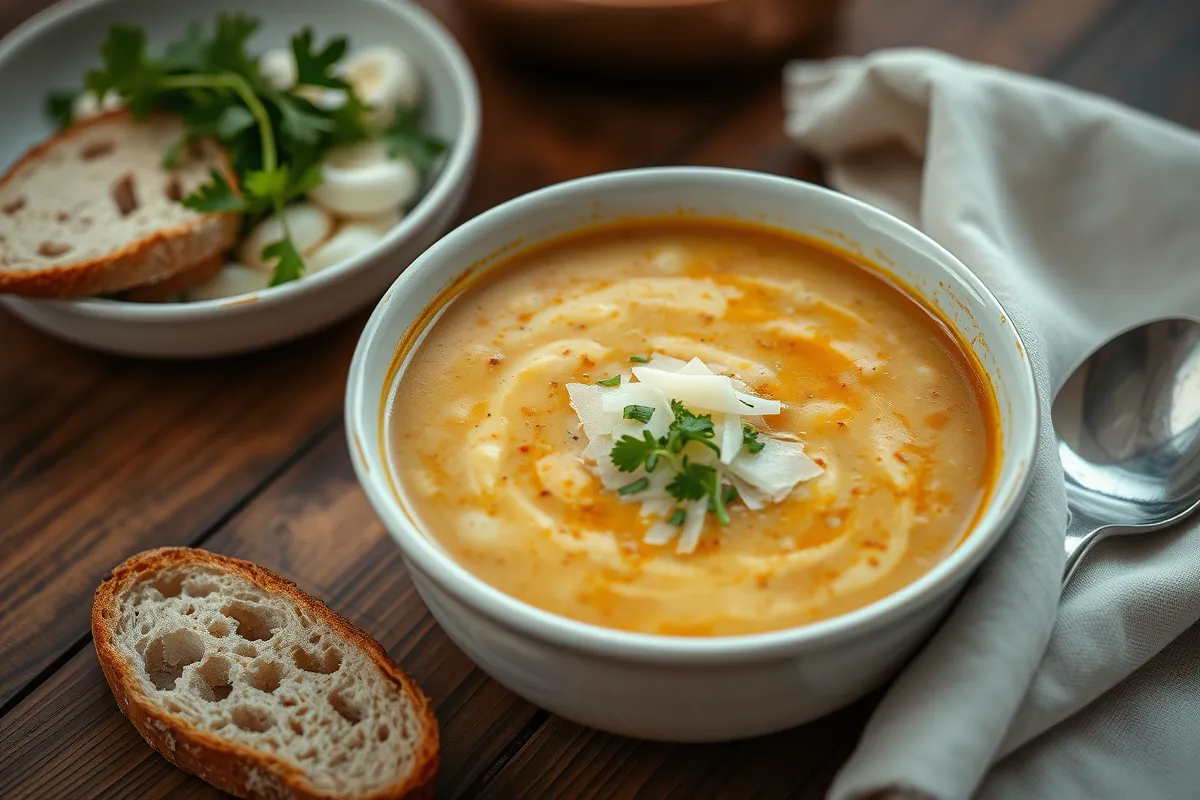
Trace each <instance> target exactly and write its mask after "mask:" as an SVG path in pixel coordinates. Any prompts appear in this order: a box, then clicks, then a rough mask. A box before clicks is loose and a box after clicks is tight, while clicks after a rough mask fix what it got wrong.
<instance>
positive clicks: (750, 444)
mask: <svg viewBox="0 0 1200 800" xmlns="http://www.w3.org/2000/svg"><path fill="white" fill-rule="evenodd" d="M742 444H744V445H745V446H746V449H747V450H749V451H750V452H751V453H758V452H761V451H762V449H763V448H764V447H766V446H767V445H766V444H765V443H764V442H760V441H759V440H758V431H756V430H755V429H754V428H751V427H750V426H749V425H743V426H742Z"/></svg>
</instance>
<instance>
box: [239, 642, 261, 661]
mask: <svg viewBox="0 0 1200 800" xmlns="http://www.w3.org/2000/svg"><path fill="white" fill-rule="evenodd" d="M233 652H234V653H236V654H237V655H239V656H245V657H246V658H258V648H257V647H255V646H254V645H252V644H246V643H245V642H242V643H241V644H239V645H235V646H234V648H233Z"/></svg>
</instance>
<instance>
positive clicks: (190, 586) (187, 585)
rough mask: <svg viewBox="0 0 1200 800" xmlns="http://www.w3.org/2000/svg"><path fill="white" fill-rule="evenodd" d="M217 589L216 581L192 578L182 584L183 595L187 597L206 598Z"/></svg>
mask: <svg viewBox="0 0 1200 800" xmlns="http://www.w3.org/2000/svg"><path fill="white" fill-rule="evenodd" d="M219 588H221V587H219V586H217V582H216V581H213V580H209V579H208V578H197V577H195V576H193V577H191V578H188V579H187V580H185V581H184V582H183V593H184V594H186V595H187V596H188V597H208V596H209V595H210V594H212V593H213V592H215V591H217V589H219Z"/></svg>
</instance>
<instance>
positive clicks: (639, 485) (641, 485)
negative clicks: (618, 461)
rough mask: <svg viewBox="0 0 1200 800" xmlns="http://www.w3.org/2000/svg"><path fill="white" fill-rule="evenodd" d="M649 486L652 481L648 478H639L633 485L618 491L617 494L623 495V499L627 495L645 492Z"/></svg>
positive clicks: (625, 486) (628, 484) (629, 484)
mask: <svg viewBox="0 0 1200 800" xmlns="http://www.w3.org/2000/svg"><path fill="white" fill-rule="evenodd" d="M649 485H650V481H649V480H648V479H647V478H638V479H637V480H636V481H634V482H633V483H627V484H625V485H624V486H622V487H621V488H620V489H617V494H619V495H621V496H622V497H624V496H625V495H627V494H637V493H638V492H640V491H643V490H644V489H645V488H646V487H647V486H649Z"/></svg>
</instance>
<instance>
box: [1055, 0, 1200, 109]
mask: <svg viewBox="0 0 1200 800" xmlns="http://www.w3.org/2000/svg"><path fill="white" fill-rule="evenodd" d="M1060 77H1061V78H1062V79H1063V80H1065V81H1066V82H1067V83H1070V84H1073V85H1075V86H1078V87H1080V88H1082V89H1087V90H1089V91H1093V92H1099V93H1100V94H1103V95H1106V96H1108V97H1112V98H1114V99H1116V100H1120V101H1122V102H1124V103H1128V104H1130V105H1132V106H1134V107H1136V108H1140V109H1142V110H1143V111H1148V112H1150V113H1151V114H1156V115H1158V116H1160V117H1164V118H1166V119H1169V120H1172V121H1174V122H1178V123H1180V124H1181V125H1186V126H1188V127H1191V128H1197V129H1200V3H1196V2H1187V0H1182V1H1181V0H1141V1H1140V2H1133V3H1129V4H1127V8H1126V9H1125V12H1124V13H1123V14H1121V15H1119V16H1116V17H1115V18H1114V19H1113V20H1112V22H1111V24H1110V25H1108V26H1106V27H1105V29H1104V30H1103V32H1102V34H1101V35H1100V36H1098V37H1097V38H1096V39H1095V40H1094V41H1092V42H1090V43H1089V45H1088V46H1087V47H1086V48H1083V49H1081V50H1080V51H1079V52H1077V53H1076V54H1075V57H1074V58H1072V59H1071V60H1070V61H1069V62H1068V63H1066V64H1064V65H1063V69H1062V72H1061V75H1060Z"/></svg>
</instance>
